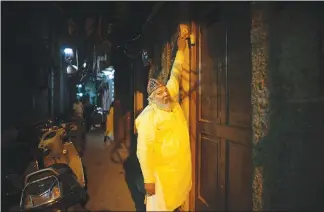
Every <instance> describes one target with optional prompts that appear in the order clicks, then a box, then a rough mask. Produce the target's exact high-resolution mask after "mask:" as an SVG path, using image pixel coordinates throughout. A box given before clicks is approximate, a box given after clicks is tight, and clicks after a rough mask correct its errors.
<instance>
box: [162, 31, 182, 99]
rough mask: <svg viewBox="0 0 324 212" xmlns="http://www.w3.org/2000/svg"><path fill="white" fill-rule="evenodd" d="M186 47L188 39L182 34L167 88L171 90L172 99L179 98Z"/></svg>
mask: <svg viewBox="0 0 324 212" xmlns="http://www.w3.org/2000/svg"><path fill="white" fill-rule="evenodd" d="M185 48H186V39H185V37H182V36H181V35H180V36H179V38H178V51H177V54H176V57H175V60H174V63H173V65H172V69H171V74H170V79H169V80H168V82H167V85H166V86H167V88H168V90H169V92H170V95H171V97H172V99H174V100H177V101H178V99H179V87H180V79H181V71H182V65H183V63H184V50H185Z"/></svg>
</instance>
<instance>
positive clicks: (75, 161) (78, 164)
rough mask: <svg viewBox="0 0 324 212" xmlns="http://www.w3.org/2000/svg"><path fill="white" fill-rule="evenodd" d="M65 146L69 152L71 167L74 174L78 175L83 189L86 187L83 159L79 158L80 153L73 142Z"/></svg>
mask: <svg viewBox="0 0 324 212" xmlns="http://www.w3.org/2000/svg"><path fill="white" fill-rule="evenodd" d="M64 145H65V149H66V150H67V151H68V156H69V166H70V168H71V169H72V170H73V172H74V174H75V175H76V177H77V179H78V182H79V183H80V184H81V185H82V186H83V187H85V179H84V170H83V163H82V159H81V157H80V156H79V153H78V152H77V151H76V149H75V147H74V145H73V143H72V142H67V143H65V144H64Z"/></svg>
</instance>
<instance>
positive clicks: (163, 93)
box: [154, 86, 171, 104]
mask: <svg viewBox="0 0 324 212" xmlns="http://www.w3.org/2000/svg"><path fill="white" fill-rule="evenodd" d="M154 99H155V101H156V102H157V103H159V104H168V103H170V102H171V96H170V93H169V90H168V89H167V87H165V86H162V87H160V88H158V89H156V91H155V95H154Z"/></svg>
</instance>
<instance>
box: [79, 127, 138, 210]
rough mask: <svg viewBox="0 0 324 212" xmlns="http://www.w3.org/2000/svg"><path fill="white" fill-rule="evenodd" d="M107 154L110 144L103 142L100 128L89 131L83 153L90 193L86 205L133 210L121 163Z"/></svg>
mask: <svg viewBox="0 0 324 212" xmlns="http://www.w3.org/2000/svg"><path fill="white" fill-rule="evenodd" d="M110 158H111V157H110V146H107V145H105V144H104V142H103V132H102V131H100V130H93V131H90V132H89V133H88V134H87V139H86V148H85V153H84V156H83V162H84V165H85V167H86V172H87V176H88V193H89V201H88V203H87V205H86V208H87V210H89V211H135V206H134V203H133V201H132V199H131V195H130V192H129V190H128V188H127V184H126V182H125V179H124V172H123V167H122V165H121V164H116V163H114V162H112V161H111V159H110Z"/></svg>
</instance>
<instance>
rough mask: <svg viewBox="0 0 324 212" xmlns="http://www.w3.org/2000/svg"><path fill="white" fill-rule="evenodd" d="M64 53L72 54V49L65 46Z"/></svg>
mask: <svg viewBox="0 0 324 212" xmlns="http://www.w3.org/2000/svg"><path fill="white" fill-rule="evenodd" d="M64 54H67V55H71V54H73V49H71V48H65V49H64Z"/></svg>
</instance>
